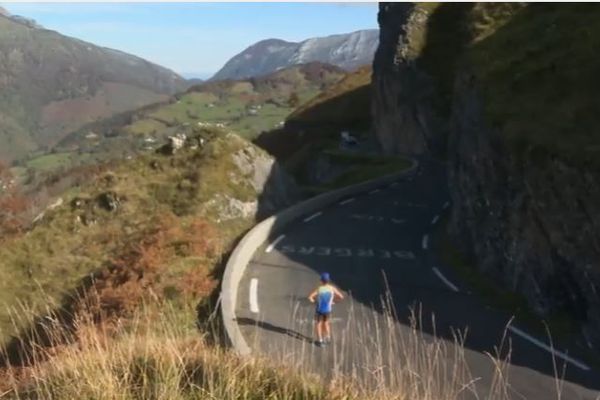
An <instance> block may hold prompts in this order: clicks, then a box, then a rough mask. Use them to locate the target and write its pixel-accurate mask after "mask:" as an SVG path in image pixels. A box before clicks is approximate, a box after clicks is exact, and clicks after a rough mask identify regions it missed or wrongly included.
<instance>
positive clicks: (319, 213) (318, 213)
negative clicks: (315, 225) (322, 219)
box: [304, 211, 323, 222]
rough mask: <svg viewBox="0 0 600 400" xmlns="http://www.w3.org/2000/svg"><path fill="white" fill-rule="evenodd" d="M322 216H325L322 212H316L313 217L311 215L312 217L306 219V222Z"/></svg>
mask: <svg viewBox="0 0 600 400" xmlns="http://www.w3.org/2000/svg"><path fill="white" fill-rule="evenodd" d="M321 214H323V212H322V211H319V212H316V213H314V214H313V215H311V216H310V217H308V218H304V222H308V221H312V220H313V219H315V218H317V217H318V216H319V215H321Z"/></svg>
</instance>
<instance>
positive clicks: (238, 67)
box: [212, 29, 379, 80]
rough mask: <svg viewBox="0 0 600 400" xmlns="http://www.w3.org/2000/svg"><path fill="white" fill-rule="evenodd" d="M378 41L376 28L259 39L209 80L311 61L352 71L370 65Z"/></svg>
mask: <svg viewBox="0 0 600 400" xmlns="http://www.w3.org/2000/svg"><path fill="white" fill-rule="evenodd" d="M378 43H379V31H378V30H376V29H371V30H362V31H356V32H352V33H346V34H336V35H330V36H325V37H316V38H310V39H306V40H304V41H302V42H299V43H297V42H288V41H285V40H281V39H266V40H261V41H259V42H257V43H255V44H253V45H251V46H249V47H248V48H246V49H245V50H244V51H242V52H241V53H239V54H237V55H236V56H235V57H233V58H232V59H231V60H229V61H228V62H227V63H226V64H225V65H224V66H223V68H221V70H219V72H217V73H216V74H215V75H214V76H213V77H212V80H219V79H245V78H249V77H256V76H262V75H266V74H269V73H271V72H274V71H277V70H280V69H282V68H286V67H289V66H292V65H297V64H306V63H310V62H314V61H318V62H322V63H327V64H332V65H335V66H338V67H341V68H343V69H346V70H354V69H356V68H358V67H360V66H363V65H366V64H371V62H372V60H373V55H374V53H375V49H376V48H377V45H378Z"/></svg>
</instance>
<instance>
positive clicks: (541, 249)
mask: <svg viewBox="0 0 600 400" xmlns="http://www.w3.org/2000/svg"><path fill="white" fill-rule="evenodd" d="M450 7H456V6H453V5H443V6H432V8H431V9H430V10H429V11H430V12H429V13H425V14H423V11H422V10H421V11H419V8H418V6H413V5H409V4H382V5H381V6H380V14H379V21H380V24H381V26H380V31H381V39H380V42H381V45H380V47H379V49H378V50H377V53H376V57H375V62H374V68H373V69H374V77H373V87H374V92H375V94H374V101H373V104H372V106H373V112H374V116H375V120H376V122H375V128H376V130H377V134H378V137H379V138H380V141H381V143H382V145H383V146H384V148H385V149H386V151H388V152H391V153H397V152H409V153H413V154H427V153H430V152H431V150H430V148H431V146H430V143H431V139H430V138H435V137H436V135H437V134H439V135H441V136H442V138H441V139H440V142H441V143H443V142H445V141H447V145H443V146H445V151H444V153H445V157H446V159H447V161H448V177H449V188H450V193H451V196H452V204H453V207H452V213H451V221H450V228H449V229H450V232H451V233H452V234H453V236H455V237H456V238H457V239H458V240H457V242H459V243H461V244H462V245H463V247H464V249H463V250H466V251H468V252H469V253H470V254H471V255H472V256H473V261H474V264H475V265H477V266H478V268H479V269H480V270H481V271H482V272H484V273H485V274H487V275H488V276H490V277H492V278H493V279H494V280H495V281H496V282H498V283H499V285H500V286H503V287H504V288H506V289H510V290H512V291H514V292H517V293H520V294H521V295H522V296H523V297H524V298H526V300H527V301H528V303H529V305H530V306H531V308H532V309H533V310H534V311H536V312H537V314H538V315H540V316H542V317H544V318H550V317H553V316H557V315H562V316H564V315H567V316H568V317H569V318H570V319H571V320H572V321H576V322H577V324H576V326H578V328H577V332H574V333H575V334H577V336H578V337H579V338H580V339H581V340H582V342H583V343H585V344H587V346H589V347H590V349H591V348H598V347H599V346H600V266H599V265H598V260H600V242H599V238H600V179H599V178H600V172H599V171H600V169H599V168H598V164H597V162H596V161H595V158H594V155H595V152H596V151H597V150H595V149H597V148H599V147H598V143H597V142H598V135H597V134H595V133H594V132H596V131H597V128H596V126H597V123H598V122H600V121H598V115H597V113H595V112H593V111H592V110H594V109H596V110H597V105H598V103H597V100H596V95H594V93H593V90H592V89H591V87H590V84H589V82H591V79H592V78H593V73H592V71H593V70H594V69H595V68H598V64H599V62H598V60H595V59H594V58H593V57H592V55H591V53H590V52H589V51H587V50H586V49H589V48H592V47H593V46H596V45H598V43H600V29H597V28H595V26H596V25H595V24H594V22H593V18H597V17H598V13H599V12H600V11H599V10H597V9H595V8H593V7H588V6H584V5H561V6H552V5H529V6H524V5H516V4H515V5H507V4H500V3H493V4H492V3H488V4H480V3H474V4H472V5H470V6H468V8H463V10H462V11H461V12H460V13H459V16H460V17H459V18H454V19H451V18H446V17H445V16H444V14H445V15H446V16H448V15H451V14H452V12H455V13H456V10H457V9H456V8H455V9H454V10H451V9H450ZM419 13H421V16H419ZM423 15H424V17H423ZM415 21H416V22H417V24H416V25H415ZM444 21H445V22H444ZM449 21H450V22H449ZM575 21H577V24H575ZM441 23H446V24H449V25H445V26H443V27H442V28H443V30H446V31H447V32H453V31H454V32H462V33H466V35H463V36H462V37H460V38H459V39H457V36H455V35H454V36H453V35H450V34H448V35H447V36H446V39H445V40H446V42H447V43H446V47H449V48H452V49H454V50H453V54H449V53H446V54H444V53H443V51H442V50H441V46H439V47H436V46H435V43H430V42H431V41H432V40H435V30H436V29H440V27H439V26H437V27H436V24H441ZM415 26H418V27H420V29H424V30H425V31H426V32H424V33H423V32H421V33H419V32H417V33H418V35H416V36H414V35H413V36H411V32H414V27H415ZM580 27H581V28H580ZM411 29H412V31H411ZM542 32H543V35H540V33H542ZM419 37H420V38H421V39H422V40H423V41H422V42H420V41H419ZM453 41H454V43H452V42H453ZM457 41H458V43H457ZM414 49H416V50H417V53H416V54H412V53H411V51H414ZM436 56H437V60H449V58H450V57H452V58H453V59H454V61H453V63H452V64H451V63H450V62H447V63H446V64H444V63H442V62H438V63H437V64H438V65H440V66H442V67H443V68H440V69H437V70H436V69H435V68H432V67H431V66H432V65H433V64H432V63H430V64H429V65H426V63H425V61H427V60H425V58H429V61H431V60H435V59H436ZM411 60H414V61H411ZM415 93H416V94H415ZM428 96H429V98H428ZM440 105H441V107H440ZM444 111H446V112H444ZM436 119H439V120H440V121H442V122H441V124H439V125H435V124H436V122H435V121H436ZM432 127H433V130H434V131H433V132H432ZM438 129H439V130H438ZM444 137H447V139H444ZM434 141H435V140H434Z"/></svg>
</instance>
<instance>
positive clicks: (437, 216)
mask: <svg viewBox="0 0 600 400" xmlns="http://www.w3.org/2000/svg"><path fill="white" fill-rule="evenodd" d="M439 219H440V216H439V215H436V216H435V217H433V219H432V220H431V225H435V223H436V222H438V220H439Z"/></svg>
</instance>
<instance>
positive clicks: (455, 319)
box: [236, 162, 600, 400]
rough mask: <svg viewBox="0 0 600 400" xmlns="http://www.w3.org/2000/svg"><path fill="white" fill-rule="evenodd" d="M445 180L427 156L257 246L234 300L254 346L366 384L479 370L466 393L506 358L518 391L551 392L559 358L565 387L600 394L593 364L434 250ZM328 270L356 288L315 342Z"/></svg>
mask: <svg viewBox="0 0 600 400" xmlns="http://www.w3.org/2000/svg"><path fill="white" fill-rule="evenodd" d="M445 182H446V180H445V172H444V169H443V166H441V165H438V164H434V163H425V162H424V163H422V164H421V167H420V168H419V169H418V170H417V171H416V172H415V173H414V174H413V175H412V176H410V177H407V178H405V179H402V180H400V181H398V182H396V183H394V184H391V185H389V186H386V187H382V188H380V189H379V190H375V191H372V192H370V193H365V194H363V195H360V196H356V197H354V198H349V199H346V200H344V201H341V202H340V203H338V204H335V205H333V206H330V207H328V208H325V209H323V210H321V211H320V212H319V213H316V214H314V215H308V216H306V217H305V218H304V220H300V221H298V222H297V223H295V224H293V225H290V226H289V227H288V228H287V230H286V231H285V232H284V233H283V236H278V237H273V238H272V239H271V240H270V241H269V243H265V244H264V246H262V247H261V248H259V249H258V250H257V252H256V253H255V255H254V258H253V260H252V262H251V264H250V265H249V266H248V268H247V270H246V272H245V275H244V277H243V279H242V281H241V283H240V287H239V291H238V304H237V307H236V318H237V321H238V324H239V325H240V328H241V330H242V333H243V335H244V337H245V339H246V341H247V342H248V344H249V345H250V347H251V348H252V349H253V350H255V351H260V352H263V353H266V354H268V355H269V356H270V357H273V358H275V359H277V360H280V361H282V362H285V363H286V364H287V365H293V364H295V365H296V366H297V367H298V368H305V369H306V370H310V371H317V372H320V373H321V375H322V376H324V377H333V376H335V375H336V374H337V373H339V372H344V373H347V374H352V375H353V376H354V378H355V379H357V380H360V381H363V382H365V383H367V384H378V383H380V382H382V381H385V382H386V384H388V385H390V386H394V385H397V386H403V385H407V384H409V383H410V382H409V381H410V378H407V376H408V375H410V374H407V370H408V369H411V370H413V371H421V372H422V373H423V375H432V376H433V375H434V374H438V376H444V375H439V374H448V375H447V376H451V375H457V374H458V375H460V376H461V377H462V379H465V380H469V379H474V383H473V384H472V385H471V387H470V388H468V389H464V390H463V392H462V395H461V396H463V397H465V398H476V397H478V396H479V397H484V396H485V395H486V394H487V393H488V391H489V390H490V388H491V387H493V384H494V378H493V377H494V375H495V374H494V371H497V370H498V369H499V368H500V369H502V370H503V371H504V372H505V376H507V377H508V379H509V381H510V390H509V396H510V397H511V398H516V399H521V398H527V399H544V400H546V399H554V398H556V395H555V394H554V393H555V392H556V389H555V387H556V381H555V379H554V376H555V373H554V370H555V367H553V365H555V363H553V359H554V360H555V361H556V364H557V365H558V369H559V373H561V374H562V373H564V376H565V381H566V383H565V385H564V388H563V390H562V392H563V397H562V398H563V399H569V400H570V399H597V398H600V397H599V396H600V392H599V391H598V390H599V389H600V378H599V375H598V373H597V372H596V371H595V370H594V369H592V368H590V367H589V366H588V365H587V364H586V363H585V362H583V361H582V360H581V359H580V358H578V357H577V356H575V355H570V353H569V352H568V351H567V350H565V349H556V350H554V351H553V350H552V349H551V348H549V347H548V345H547V344H546V340H543V339H542V338H536V337H533V336H532V335H529V334H528V333H527V332H526V330H525V329H523V328H522V327H519V326H518V323H515V322H513V323H512V324H511V325H510V328H508V329H507V323H508V322H509V320H510V316H509V315H506V314H503V313H501V312H498V311H495V310H492V309H490V308H489V307H486V305H485V304H483V303H482V301H480V300H479V299H478V298H477V297H476V296H474V295H472V294H471V293H470V292H469V288H468V287H466V286H464V285H463V284H462V283H461V282H460V281H459V279H458V278H457V277H456V276H455V275H454V274H453V272H452V270H451V269H450V268H448V267H446V266H444V265H443V264H441V263H438V262H437V261H436V257H435V255H434V254H432V253H431V249H430V237H429V235H430V234H431V232H432V230H433V228H434V226H435V224H436V223H437V222H438V220H439V218H440V216H441V215H442V214H443V213H444V210H445V209H446V208H447V207H448V203H447V201H448V195H447V187H446V183H445ZM321 271H328V272H330V273H331V275H332V278H333V280H334V283H335V284H336V285H337V286H338V287H339V288H340V289H342V290H343V291H344V292H345V293H346V294H347V295H348V296H347V300H346V301H344V302H342V303H340V304H337V305H336V306H335V310H334V319H333V328H334V339H335V340H334V343H332V345H331V346H330V347H326V348H319V347H316V346H315V345H314V344H313V334H312V317H313V306H312V305H311V304H310V303H309V302H308V301H307V300H306V296H307V294H308V293H309V292H310V291H311V290H312V289H314V287H315V285H316V284H317V280H318V275H319V272H321ZM386 293H388V294H387V295H386ZM415 328H416V329H415ZM457 336H458V338H459V340H463V341H464V343H465V346H464V351H462V352H461V351H460V346H456V345H455V340H456V338H457ZM436 338H437V339H436ZM502 343H503V345H501V344H502ZM488 353H489V354H492V355H496V354H501V355H503V356H506V355H508V354H509V353H510V362H509V363H508V364H507V365H504V366H497V365H496V366H495V364H494V363H493V362H492V361H491V358H490V356H489V355H488ZM461 359H464V360H466V363H464V362H463V363H461V362H460V360H461ZM456 360H459V361H458V362H457V361H456ZM457 365H462V366H463V367H461V368H459V370H458V372H456V371H454V370H453V369H452V368H453V367H456V366H457ZM453 371H454V372H453ZM439 382H442V383H439ZM456 386H457V385H456V384H454V383H453V382H452V381H451V380H450V379H449V378H447V379H438V384H437V386H434V388H433V390H434V391H438V392H439V393H440V398H441V396H442V394H443V395H444V396H445V395H447V394H448V393H449V392H451V391H452V390H455V388H456Z"/></svg>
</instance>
